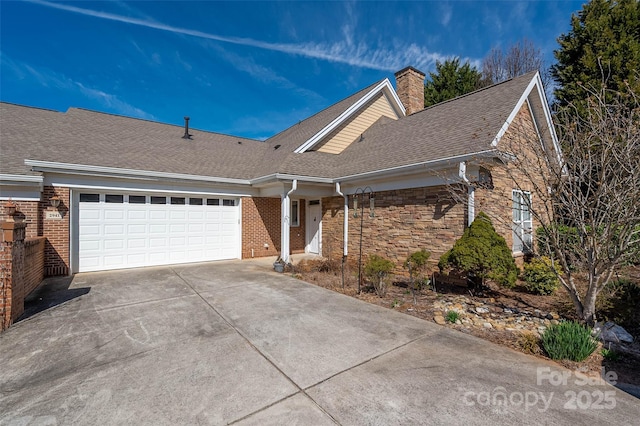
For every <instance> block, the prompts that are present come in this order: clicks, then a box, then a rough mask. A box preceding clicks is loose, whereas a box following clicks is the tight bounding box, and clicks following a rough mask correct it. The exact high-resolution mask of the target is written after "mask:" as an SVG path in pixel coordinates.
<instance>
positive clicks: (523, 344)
mask: <svg viewBox="0 0 640 426" xmlns="http://www.w3.org/2000/svg"><path fill="white" fill-rule="evenodd" d="M516 345H518V347H519V348H520V350H521V351H522V352H524V353H526V354H531V355H536V354H539V353H540V339H539V338H538V336H536V335H535V334H533V333H531V332H525V333H522V334H521V335H520V337H518V340H516Z"/></svg>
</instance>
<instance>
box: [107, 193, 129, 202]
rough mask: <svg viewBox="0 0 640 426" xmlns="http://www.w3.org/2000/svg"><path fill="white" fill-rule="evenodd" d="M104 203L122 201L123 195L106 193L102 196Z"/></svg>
mask: <svg viewBox="0 0 640 426" xmlns="http://www.w3.org/2000/svg"><path fill="white" fill-rule="evenodd" d="M104 202H105V203H124V195H113V194H107V195H105V196H104Z"/></svg>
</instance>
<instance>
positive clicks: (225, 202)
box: [222, 200, 236, 207]
mask: <svg viewBox="0 0 640 426" xmlns="http://www.w3.org/2000/svg"><path fill="white" fill-rule="evenodd" d="M222 205H223V206H229V207H233V206H235V205H236V200H222Z"/></svg>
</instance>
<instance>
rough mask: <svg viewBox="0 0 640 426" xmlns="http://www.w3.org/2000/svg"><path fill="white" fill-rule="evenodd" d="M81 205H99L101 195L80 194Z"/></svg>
mask: <svg viewBox="0 0 640 426" xmlns="http://www.w3.org/2000/svg"><path fill="white" fill-rule="evenodd" d="M80 202H81V203H98V202H100V194H80Z"/></svg>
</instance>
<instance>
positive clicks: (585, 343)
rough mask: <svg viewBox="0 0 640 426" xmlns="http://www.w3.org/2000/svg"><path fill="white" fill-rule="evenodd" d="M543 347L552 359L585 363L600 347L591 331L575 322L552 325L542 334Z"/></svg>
mask: <svg viewBox="0 0 640 426" xmlns="http://www.w3.org/2000/svg"><path fill="white" fill-rule="evenodd" d="M542 347H543V348H544V350H545V352H547V354H548V355H549V357H551V359H570V360H571V361H583V360H584V359H586V358H587V357H588V356H589V355H591V354H592V353H593V351H595V350H596V348H597V347H598V342H597V341H596V339H594V338H593V336H592V335H591V329H590V328H589V327H584V326H582V325H581V324H579V323H577V322H573V321H566V322H561V323H559V324H554V325H550V326H549V328H547V329H546V330H545V332H544V333H543V334H542Z"/></svg>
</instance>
